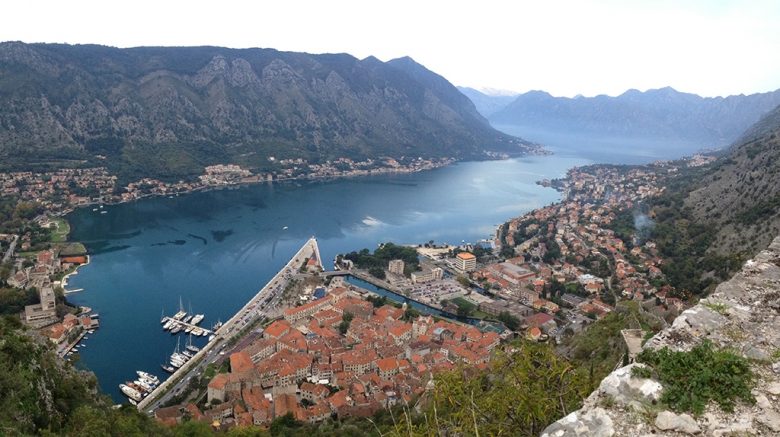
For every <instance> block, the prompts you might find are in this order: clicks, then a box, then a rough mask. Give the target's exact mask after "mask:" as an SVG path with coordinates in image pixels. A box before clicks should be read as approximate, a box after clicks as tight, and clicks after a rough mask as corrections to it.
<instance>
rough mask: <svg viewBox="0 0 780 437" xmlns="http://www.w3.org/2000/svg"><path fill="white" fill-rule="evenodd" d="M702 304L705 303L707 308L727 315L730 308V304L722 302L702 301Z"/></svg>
mask: <svg viewBox="0 0 780 437" xmlns="http://www.w3.org/2000/svg"><path fill="white" fill-rule="evenodd" d="M702 305H704V306H705V307H706V308H709V309H711V310H712V311H715V312H716V313H718V314H720V315H721V316H725V315H726V314H727V313H728V310H729V307H728V305H726V304H724V303H721V302H702Z"/></svg>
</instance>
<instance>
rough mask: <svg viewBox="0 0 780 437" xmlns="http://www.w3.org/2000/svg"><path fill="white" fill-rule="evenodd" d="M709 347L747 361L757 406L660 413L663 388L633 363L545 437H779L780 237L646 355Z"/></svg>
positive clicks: (665, 333)
mask: <svg viewBox="0 0 780 437" xmlns="http://www.w3.org/2000/svg"><path fill="white" fill-rule="evenodd" d="M705 340H709V341H710V342H711V343H712V344H713V345H714V346H715V347H716V348H727V349H729V350H732V351H734V352H736V353H738V354H740V355H742V356H744V357H745V358H748V359H749V360H750V366H751V368H752V370H753V372H754V373H755V375H756V376H757V382H756V385H755V388H754V389H753V390H752V395H753V397H754V398H755V403H754V404H752V405H750V404H745V403H741V404H740V403H738V404H737V405H736V406H735V408H734V411H733V412H731V413H726V412H724V411H722V410H721V409H720V408H719V407H718V406H717V405H714V404H712V403H711V404H709V405H708V406H707V407H706V409H705V411H704V413H703V414H701V415H699V416H696V417H694V416H690V415H688V414H676V413H674V412H671V411H668V410H667V409H665V407H663V406H661V404H660V402H659V401H660V399H661V395H662V393H663V390H664V387H663V385H662V384H661V383H660V382H658V381H657V380H655V379H652V378H642V377H638V376H632V370H631V369H632V368H633V367H643V366H644V365H643V364H639V363H633V364H630V365H628V366H625V367H621V368H619V369H617V370H615V371H614V372H612V373H611V374H610V375H609V376H608V377H607V378H605V379H604V380H603V381H602V382H601V384H600V386H599V388H598V389H597V390H596V391H595V392H593V393H592V394H591V395H590V396H589V397H588V398H587V399H586V400H585V403H584V405H583V407H582V408H581V409H580V410H578V411H575V412H573V413H571V414H569V415H568V416H566V417H564V418H563V419H560V420H558V421H557V422H555V423H553V424H551V425H550V426H549V427H547V428H546V429H545V430H544V431H543V433H542V434H541V435H542V436H543V437H569V436H630V435H636V436H640V435H651V434H652V435H685V434H703V435H713V436H721V435H779V434H780V354H778V351H780V237H778V238H775V240H774V241H773V242H772V244H771V245H770V246H769V248H768V249H766V250H764V251H762V252H760V253H759V254H758V255H757V256H756V257H755V258H754V259H752V260H749V261H747V262H746V263H745V265H744V266H743V268H742V270H741V271H740V272H739V273H737V274H736V275H735V276H734V277H733V278H732V279H731V280H729V281H727V282H724V283H722V284H720V285H719V286H718V288H717V289H716V290H715V292H714V293H713V294H711V295H710V296H709V297H708V298H707V299H705V300H702V301H701V302H700V303H699V304H697V305H696V306H694V307H692V308H690V309H688V310H686V311H684V312H683V313H682V314H681V315H680V316H679V317H677V319H675V321H674V323H673V324H672V326H671V327H669V328H667V329H665V330H663V331H661V332H659V333H658V334H656V335H655V336H654V337H652V338H651V339H650V340H648V341H647V342H646V343H645V344H644V346H643V348H644V349H651V350H660V349H662V348H664V347H668V348H669V349H671V350H675V351H688V350H690V349H692V348H693V347H695V346H697V345H700V344H701V343H702V342H704V341H705Z"/></svg>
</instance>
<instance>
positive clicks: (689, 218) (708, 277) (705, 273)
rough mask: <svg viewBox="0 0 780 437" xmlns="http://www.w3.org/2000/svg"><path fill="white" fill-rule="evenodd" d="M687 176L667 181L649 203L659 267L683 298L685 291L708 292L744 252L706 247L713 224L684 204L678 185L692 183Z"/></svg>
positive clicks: (730, 271)
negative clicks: (660, 260)
mask: <svg viewBox="0 0 780 437" xmlns="http://www.w3.org/2000/svg"><path fill="white" fill-rule="evenodd" d="M690 177H692V176H689V177H681V178H680V180H674V182H673V183H670V188H669V189H668V190H667V191H666V192H665V193H664V194H663V195H662V196H660V197H659V198H657V199H656V200H655V201H654V205H653V211H654V212H655V214H656V217H655V220H656V225H655V227H654V228H653V230H652V239H653V241H655V243H656V244H657V247H658V251H659V253H660V255H661V256H662V257H664V258H665V259H666V262H665V263H664V264H663V265H662V266H661V270H662V271H663V272H664V274H665V275H666V277H667V279H668V280H669V283H670V284H671V285H672V286H673V287H675V288H676V289H677V290H678V292H679V293H680V295H681V297H684V298H685V297H688V294H694V295H704V294H706V293H709V292H710V291H712V290H713V289H714V288H715V286H716V285H717V284H718V283H719V282H720V281H722V280H726V279H728V278H730V277H731V276H732V275H733V273H734V272H735V271H736V270H738V269H739V268H740V266H741V265H742V263H743V262H744V260H745V258H746V256H747V255H746V254H741V253H735V254H730V255H728V256H724V255H718V254H715V253H712V252H709V251H708V249H709V248H710V245H711V244H712V242H713V239H714V238H715V234H716V232H717V227H715V226H711V225H707V224H704V223H699V222H697V221H696V219H694V217H693V214H692V212H691V210H690V209H689V208H687V207H685V204H684V198H685V197H684V196H685V195H686V194H687V192H685V191H684V189H683V188H682V187H681V185H683V186H684V184H685V183H686V182H685V181H689V183H692V182H690V180H689V178H690Z"/></svg>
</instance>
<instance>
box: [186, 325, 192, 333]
mask: <svg viewBox="0 0 780 437" xmlns="http://www.w3.org/2000/svg"><path fill="white" fill-rule="evenodd" d="M190 332H192V326H188V327H187V328H185V329H184V333H185V334H189V333H190Z"/></svg>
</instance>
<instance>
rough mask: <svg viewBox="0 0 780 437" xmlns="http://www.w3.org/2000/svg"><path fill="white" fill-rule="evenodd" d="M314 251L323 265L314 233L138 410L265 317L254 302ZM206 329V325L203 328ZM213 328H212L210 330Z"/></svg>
mask: <svg viewBox="0 0 780 437" xmlns="http://www.w3.org/2000/svg"><path fill="white" fill-rule="evenodd" d="M312 255H314V256H315V257H317V263H318V266H319V267H320V268H321V267H322V262H321V258H320V257H319V247H318V246H317V240H316V239H315V238H314V237H312V238H310V239H309V240H308V241H307V242H306V243H304V245H303V246H302V247H301V248H300V249H299V250H298V252H296V254H295V255H293V257H292V258H291V259H290V260H289V261H288V262H287V264H285V266H284V267H282V269H281V270H279V271H278V272H277V273H276V274H275V275H274V276H273V277H272V278H271V279H270V280H269V281H268V282H267V283H266V284H265V285H264V286H263V287H262V288H261V289H260V290H259V291H258V292H257V294H255V296H254V297H252V298H251V299H250V300H249V301H248V302H247V303H246V304H244V306H243V307H242V308H241V309H240V310H238V312H237V313H236V314H235V315H233V317H231V318H230V319H229V320H228V321H227V322H225V323H224V324H223V325H222V327H220V328H219V329H218V330H217V332H215V333H214V335H215V336H216V337H215V338H214V341H209V342H208V343H206V345H205V346H203V347H202V348H201V350H200V351H199V352H198V353H196V354H195V356H194V357H192V358H191V359H190V360H188V361H187V362H186V363H184V365H182V366H181V367H180V368H178V369H176V371H175V372H174V373H173V374H172V375H171V376H169V377H168V379H166V380H165V381H163V382H162V383H161V384H160V385H159V386H158V387H157V388H156V389H154V390H153V391H152V392H151V393H149V394H148V395H147V396H146V398H144V399H143V400H142V401H141V402H138V405H137V408H138V410H139V411H146V409H147V408H148V407H151V410H149V411H148V412H149V413H150V414H151V413H152V411H153V410H154V409H156V408H158V407H159V406H160V404H161V403H164V402H165V401H168V400H170V399H171V397H172V396H173V395H174V394H175V393H176V392H177V391H180V390H183V388H184V385H185V384H188V379H187V378H191V376H189V377H188V376H187V375H189V374H190V372H193V371H195V372H203V371H204V370H205V367H206V365H207V364H209V363H213V362H214V361H216V359H217V358H219V357H220V355H219V351H222V348H223V347H224V346H225V344H227V343H228V342H229V341H230V340H232V339H233V338H235V337H237V336H240V334H241V328H242V327H243V326H246V325H247V324H249V323H250V321H251V320H255V319H256V318H257V317H262V315H261V314H258V312H257V311H254V307H255V305H257V304H258V303H259V302H260V301H261V300H263V299H266V296H268V295H269V294H271V293H272V291H271V289H272V288H274V284H276V283H278V284H279V286H278V287H276V289H281V290H283V289H284V285H285V283H286V281H287V280H288V278H290V277H292V275H294V273H295V272H297V271H298V267H299V266H300V265H301V263H303V262H305V261H306V259H308V258H309V257H311V256H312ZM201 329H204V328H201ZM209 332H211V331H209Z"/></svg>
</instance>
